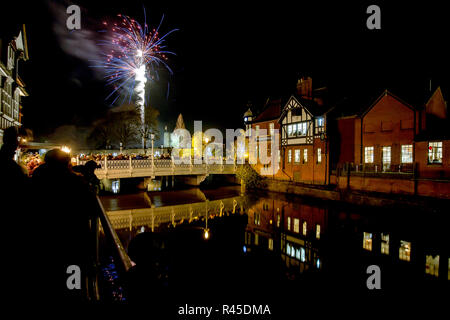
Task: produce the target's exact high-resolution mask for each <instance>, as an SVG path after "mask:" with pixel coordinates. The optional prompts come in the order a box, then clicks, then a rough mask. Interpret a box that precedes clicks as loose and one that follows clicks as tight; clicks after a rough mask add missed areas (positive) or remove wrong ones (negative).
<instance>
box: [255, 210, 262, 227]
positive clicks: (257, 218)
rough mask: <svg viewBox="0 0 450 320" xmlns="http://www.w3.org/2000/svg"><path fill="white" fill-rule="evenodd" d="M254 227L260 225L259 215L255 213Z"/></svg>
mask: <svg viewBox="0 0 450 320" xmlns="http://www.w3.org/2000/svg"><path fill="white" fill-rule="evenodd" d="M255 225H257V226H259V225H261V214H260V213H255Z"/></svg>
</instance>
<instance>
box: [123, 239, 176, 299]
mask: <svg viewBox="0 0 450 320" xmlns="http://www.w3.org/2000/svg"><path fill="white" fill-rule="evenodd" d="M166 250H167V240H166V239H164V237H163V236H162V235H159V234H155V233H152V232H144V233H140V234H138V235H136V237H134V238H133V239H132V240H131V242H130V244H129V245H128V255H129V257H130V259H131V260H132V261H133V262H135V263H136V265H135V266H133V267H132V268H131V269H130V270H129V271H128V274H127V277H126V279H127V281H126V284H127V285H126V287H127V291H128V297H129V300H130V302H133V301H141V300H143V301H150V300H154V299H159V300H158V301H163V300H164V299H162V298H163V297H166V295H167V292H168V291H167V290H168V281H169V279H168V276H169V260H168V256H167V252H166ZM153 302H155V301H153Z"/></svg>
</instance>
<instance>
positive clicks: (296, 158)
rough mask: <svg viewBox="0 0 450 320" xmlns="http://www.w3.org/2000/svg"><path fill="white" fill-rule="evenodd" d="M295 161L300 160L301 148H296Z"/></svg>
mask: <svg viewBox="0 0 450 320" xmlns="http://www.w3.org/2000/svg"><path fill="white" fill-rule="evenodd" d="M294 161H295V162H297V163H298V162H300V149H296V150H295V158H294Z"/></svg>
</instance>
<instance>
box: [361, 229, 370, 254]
mask: <svg viewBox="0 0 450 320" xmlns="http://www.w3.org/2000/svg"><path fill="white" fill-rule="evenodd" d="M363 248H364V249H365V250H367V251H372V234H371V233H369V232H363Z"/></svg>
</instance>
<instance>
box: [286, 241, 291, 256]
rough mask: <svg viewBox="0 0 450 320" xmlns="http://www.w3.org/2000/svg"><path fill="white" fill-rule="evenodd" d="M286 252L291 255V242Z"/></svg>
mask: <svg viewBox="0 0 450 320" xmlns="http://www.w3.org/2000/svg"><path fill="white" fill-rule="evenodd" d="M286 254H287V255H288V256H290V255H291V245H290V244H289V243H288V244H287V245H286Z"/></svg>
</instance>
